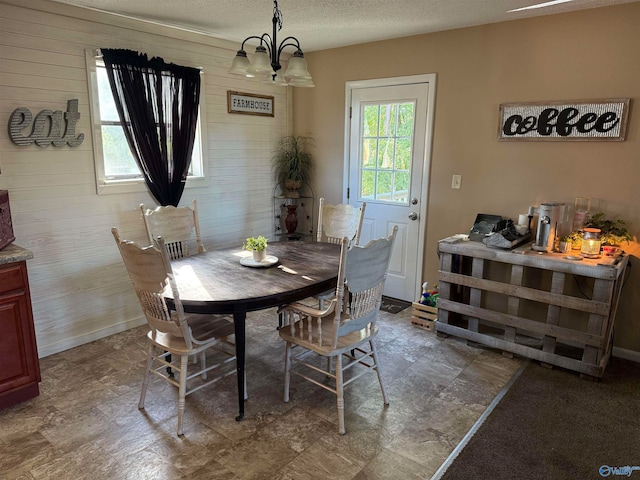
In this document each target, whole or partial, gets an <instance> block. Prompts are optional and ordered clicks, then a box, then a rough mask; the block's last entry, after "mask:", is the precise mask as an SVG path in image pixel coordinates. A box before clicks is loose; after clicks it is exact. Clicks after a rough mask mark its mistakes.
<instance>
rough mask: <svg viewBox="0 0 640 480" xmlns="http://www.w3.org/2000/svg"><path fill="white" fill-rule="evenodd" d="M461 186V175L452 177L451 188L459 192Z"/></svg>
mask: <svg viewBox="0 0 640 480" xmlns="http://www.w3.org/2000/svg"><path fill="white" fill-rule="evenodd" d="M461 184H462V175H454V176H453V177H451V188H454V189H456V190H460V185H461Z"/></svg>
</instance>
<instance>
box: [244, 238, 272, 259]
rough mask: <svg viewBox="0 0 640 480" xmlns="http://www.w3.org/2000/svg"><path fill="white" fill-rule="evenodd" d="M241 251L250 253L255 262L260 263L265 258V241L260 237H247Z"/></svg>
mask: <svg viewBox="0 0 640 480" xmlns="http://www.w3.org/2000/svg"><path fill="white" fill-rule="evenodd" d="M242 249H243V250H249V251H250V252H252V253H253V259H254V260H255V261H256V262H261V261H263V260H264V259H265V258H267V239H266V238H265V237H263V236H262V235H258V236H257V237H249V238H247V239H246V240H245V241H244V243H243V244H242Z"/></svg>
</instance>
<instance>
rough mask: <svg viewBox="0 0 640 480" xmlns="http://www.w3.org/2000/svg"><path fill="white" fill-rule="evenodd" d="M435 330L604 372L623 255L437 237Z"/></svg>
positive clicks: (570, 366) (549, 361)
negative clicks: (572, 253)
mask: <svg viewBox="0 0 640 480" xmlns="http://www.w3.org/2000/svg"><path fill="white" fill-rule="evenodd" d="M438 254H439V256H440V270H439V272H438V290H439V297H438V322H437V324H436V330H437V332H438V334H450V335H455V336H458V337H462V338H465V339H467V340H468V341H470V342H475V343H479V344H483V345H488V346H490V347H493V348H497V349H501V350H503V351H504V352H507V353H511V354H513V353H515V354H517V355H521V356H524V357H528V358H533V359H535V360H539V361H540V362H542V363H543V364H547V365H557V366H560V367H563V368H567V369H571V370H575V371H577V372H580V373H581V374H583V375H586V376H589V377H595V378H598V377H602V375H603V373H604V369H605V368H606V365H607V362H608V360H609V357H610V355H611V347H612V343H613V325H614V320H615V314H616V308H617V306H618V300H619V298H620V293H621V290H622V286H623V285H624V281H623V280H624V278H625V270H626V267H627V263H628V257H627V256H626V255H624V256H620V257H617V258H615V259H614V258H610V257H603V258H598V259H583V260H580V257H577V259H575V260H572V259H570V258H567V255H566V254H560V253H545V254H540V253H537V252H534V251H532V250H531V249H530V248H529V246H523V247H522V248H521V249H516V250H512V251H509V250H501V249H493V248H488V247H486V246H485V245H484V244H482V243H479V242H458V243H456V240H455V239H454V238H451V239H445V240H441V241H440V242H439V243H438Z"/></svg>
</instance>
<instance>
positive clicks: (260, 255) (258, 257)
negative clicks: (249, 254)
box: [253, 250, 267, 262]
mask: <svg viewBox="0 0 640 480" xmlns="http://www.w3.org/2000/svg"><path fill="white" fill-rule="evenodd" d="M265 258H267V251H266V250H260V251H258V250H253V259H254V260H255V261H256V262H261V261H263V260H264V259H265Z"/></svg>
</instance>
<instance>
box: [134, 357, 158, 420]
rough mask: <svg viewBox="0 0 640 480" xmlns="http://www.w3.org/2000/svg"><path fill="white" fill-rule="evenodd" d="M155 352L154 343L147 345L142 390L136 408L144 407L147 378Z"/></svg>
mask: <svg viewBox="0 0 640 480" xmlns="http://www.w3.org/2000/svg"><path fill="white" fill-rule="evenodd" d="M155 353H156V347H155V345H153V344H152V345H151V346H150V347H149V354H148V356H147V369H146V371H145V372H144V379H143V380H142V390H141V391H140V401H139V402H138V408H139V409H140V410H142V409H144V399H145V397H146V396H147V387H148V386H149V378H150V377H151V369H152V368H153V357H154V356H155Z"/></svg>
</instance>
